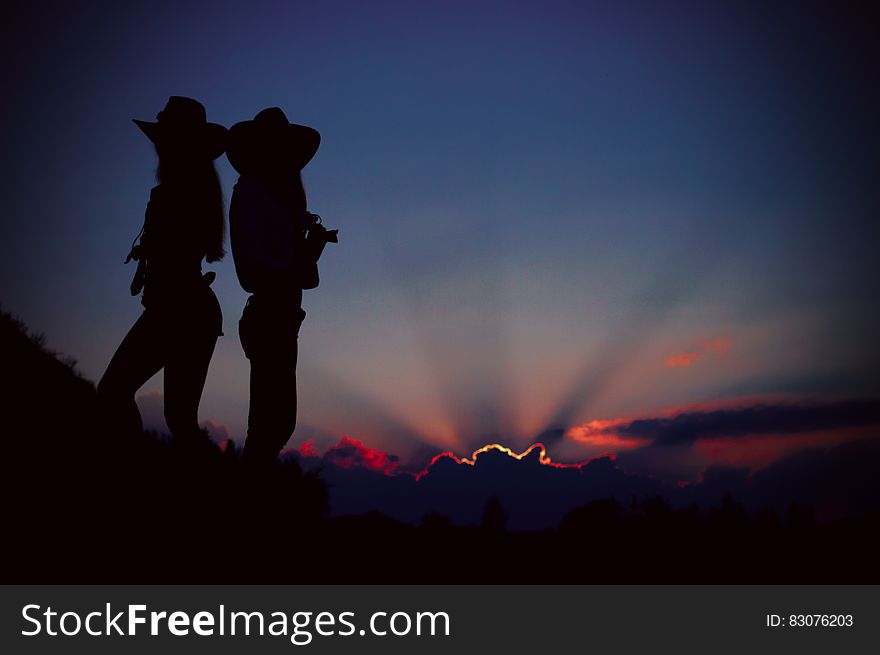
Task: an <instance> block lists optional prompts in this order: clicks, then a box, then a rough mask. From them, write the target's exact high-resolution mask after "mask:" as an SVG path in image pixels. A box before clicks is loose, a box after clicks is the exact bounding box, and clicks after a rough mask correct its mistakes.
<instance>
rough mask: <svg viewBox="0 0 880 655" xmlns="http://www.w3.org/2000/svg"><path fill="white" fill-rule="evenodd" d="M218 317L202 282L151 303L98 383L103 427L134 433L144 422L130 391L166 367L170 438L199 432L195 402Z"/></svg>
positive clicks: (214, 339) (184, 438)
mask: <svg viewBox="0 0 880 655" xmlns="http://www.w3.org/2000/svg"><path fill="white" fill-rule="evenodd" d="M222 322H223V316H222V314H221V311H220V303H218V302H217V297H216V296H215V295H214V292H213V291H212V290H211V289H210V288H208V287H207V286H205V287H204V288H203V289H198V291H197V292H196V293H193V294H191V295H188V296H187V297H186V298H185V299H176V300H175V301H173V302H154V303H151V304H150V306H148V307H147V308H146V309H145V310H144V312H143V314H141V316H140V318H138V320H137V321H135V324H134V325H133V326H132V327H131V329H130V330H129V331H128V334H127V335H125V338H124V339H123V340H122V343H121V344H120V345H119V348H117V350H116V353H115V354H114V355H113V358H112V359H111V360H110V364H109V365H108V366H107V370H106V372H105V373H104V376H103V377H102V378H101V381H100V382H99V383H98V400H99V402H100V404H101V407H102V410H103V414H104V418H105V422H106V426H105V427H106V429H107V430H108V431H109V432H111V433H112V434H113V435H115V434H118V433H122V434H127V435H132V436H138V435H140V434H142V433H143V429H144V426H143V422H142V420H141V415H140V412H139V411H138V408H137V404H136V403H135V393H136V392H137V390H138V389H140V388H141V387H142V386H143V385H144V383H146V381H147V380H149V379H150V378H151V377H153V376H154V375H155V374H156V373H158V372H159V371H160V370H161V369H163V368H164V369H165V393H164V395H165V421H166V423H167V424H168V429H169V430H170V431H171V435H172V436H173V437H174V438H175V440H179V441H192V440H194V439H198V438H199V437H200V436H201V430H200V428H199V417H198V412H199V401H200V400H201V397H202V390H203V389H204V387H205V379H206V377H207V375H208V365H209V364H210V363H211V357H212V355H213V354H214V346H215V345H216V344H217V338H218V337H219V336H220V334H221V328H222Z"/></svg>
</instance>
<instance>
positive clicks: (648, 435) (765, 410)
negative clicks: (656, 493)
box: [613, 398, 880, 446]
mask: <svg viewBox="0 0 880 655" xmlns="http://www.w3.org/2000/svg"><path fill="white" fill-rule="evenodd" d="M877 423H880V399H876V398H873V399H864V400H844V401H838V402H831V403H824V404H820V403H807V402H801V403H786V404H768V405H754V406H750V407H735V408H730V409H716V410H713V411H706V412H702V411H693V412H685V413H682V414H678V415H675V416H662V417H656V418H639V419H635V420H633V421H630V422H629V423H623V424H618V425H616V426H615V427H614V428H613V429H614V430H615V431H616V432H617V433H618V434H620V435H623V436H626V437H632V438H638V439H644V440H647V441H649V442H650V444H651V445H652V446H665V445H677V444H692V443H694V442H696V441H699V440H702V439H735V438H738V437H744V436H749V435H784V434H798V433H804V432H817V431H823V430H833V429H838V428H853V427H864V426H868V425H874V424H877Z"/></svg>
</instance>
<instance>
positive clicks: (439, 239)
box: [0, 1, 880, 460]
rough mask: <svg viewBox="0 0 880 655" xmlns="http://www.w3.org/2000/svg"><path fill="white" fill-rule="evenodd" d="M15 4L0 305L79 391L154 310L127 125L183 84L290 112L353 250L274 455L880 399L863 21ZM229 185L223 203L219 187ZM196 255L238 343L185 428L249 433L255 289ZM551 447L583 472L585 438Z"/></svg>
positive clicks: (614, 11) (871, 102) (603, 11)
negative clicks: (758, 404)
mask: <svg viewBox="0 0 880 655" xmlns="http://www.w3.org/2000/svg"><path fill="white" fill-rule="evenodd" d="M18 4H20V5H22V6H19V7H17V8H16V9H12V10H7V15H6V16H5V17H4V23H5V27H4V28H3V29H4V32H5V34H4V39H3V44H2V50H3V61H4V66H3V71H2V84H3V89H4V106H3V108H2V113H3V116H4V118H5V121H4V123H5V127H6V129H5V130H4V137H3V149H2V151H3V166H4V169H3V178H4V182H5V184H4V185H3V190H2V193H0V215H2V221H3V227H2V242H0V303H2V306H3V309H5V310H7V311H11V312H13V313H15V314H17V315H19V316H20V317H22V318H23V319H24V320H25V321H26V322H27V323H28V324H29V325H30V326H31V327H32V328H33V329H35V330H37V331H42V332H45V333H46V335H47V337H48V342H49V345H50V346H51V347H53V348H55V349H57V350H60V351H62V352H64V353H66V354H68V355H71V356H73V357H75V358H76V359H78V360H79V366H80V369H81V371H82V372H83V373H84V374H85V375H86V376H87V377H89V378H90V379H93V380H96V381H97V380H98V379H99V378H100V376H101V374H102V373H103V370H104V368H105V366H106V365H107V363H108V361H109V359H110V356H111V355H112V353H113V351H114V350H115V348H116V346H117V345H118V344H119V342H120V340H121V339H122V337H123V335H124V334H125V332H126V331H127V329H128V328H129V326H130V325H131V323H133V321H134V320H135V319H136V318H137V316H138V314H139V313H140V311H141V306H140V303H139V299H136V298H132V297H131V296H130V295H129V293H128V284H129V281H130V278H131V275H132V274H133V272H134V271H133V269H132V267H131V266H128V267H125V266H123V265H122V260H123V258H124V256H125V254H126V253H127V252H128V249H129V247H130V244H131V240H132V239H133V238H134V236H135V235H136V233H137V232H138V230H139V228H140V225H141V222H142V220H143V212H144V207H145V205H146V201H147V198H148V196H149V189H150V187H151V186H152V185H153V184H154V181H153V176H154V169H155V165H156V161H155V155H154V153H153V151H152V148H151V145H150V144H149V142H148V141H147V140H146V139H145V138H144V136H143V135H142V134H141V132H140V131H139V130H138V129H137V128H136V127H135V126H134V124H132V122H131V119H132V118H142V119H152V118H153V117H154V116H155V114H156V112H157V111H158V110H160V109H161V108H162V106H163V105H164V104H165V102H166V100H167V98H168V96H169V95H187V96H191V97H194V98H197V99H198V100H200V101H201V102H203V103H204V104H205V106H206V107H207V111H208V119H209V120H212V121H216V122H220V123H223V124H225V125H231V124H232V123H234V122H237V121H239V120H244V119H247V118H251V117H253V115H254V114H255V113H256V112H257V111H259V110H260V109H262V108H264V107H268V106H280V107H282V108H283V109H284V110H285V112H286V113H287V114H288V116H289V117H290V118H291V119H292V120H294V121H297V122H301V123H305V124H307V125H311V126H313V127H315V128H316V129H318V130H319V131H320V132H321V134H322V146H321V149H320V150H319V152H318V154H317V156H316V157H315V159H314V160H313V161H312V163H311V164H310V165H309V166H308V168H307V169H306V170H305V172H304V179H305V183H306V188H307V193H308V197H309V207H310V209H311V210H312V211H315V212H317V213H319V214H321V215H322V216H323V217H324V221H325V223H326V224H327V225H328V226H329V227H338V228H339V229H340V243H339V245H337V246H334V245H331V246H329V247H328V249H327V252H326V254H325V255H324V258H323V259H322V267H321V277H322V283H321V286H320V287H319V288H318V289H317V290H315V291H310V292H307V293H306V298H305V301H304V307H305V309H306V311H307V313H308V316H307V318H306V321H305V323H304V325H303V328H302V332H301V335H300V348H301V351H300V352H301V355H300V368H299V374H300V384H299V388H300V408H301V409H300V420H299V427H298V428H297V432H296V434H295V435H294V437H293V439H292V441H291V445H296V444H300V443H301V442H303V441H305V440H307V439H314V440H315V442H316V443H318V444H324V445H325V446H326V445H329V444H330V443H332V442H336V441H337V440H338V439H339V437H340V436H341V435H342V434H347V435H350V436H352V437H354V438H357V439H362V440H363V441H364V442H366V443H369V444H370V445H372V446H375V447H379V448H382V449H384V450H387V451H390V452H393V453H397V454H399V455H400V456H401V457H402V458H403V459H404V460H406V459H407V458H408V457H410V458H418V457H424V456H425V453H431V452H437V451H438V450H446V449H452V450H454V451H456V452H459V453H461V454H467V453H469V452H470V450H472V449H473V448H475V447H477V446H479V445H482V444H484V443H486V442H487V441H500V442H502V443H505V444H507V445H510V446H511V447H515V448H524V447H525V446H527V445H528V444H529V443H531V442H532V441H533V440H534V438H535V437H536V436H537V435H539V434H541V433H542V432H544V431H545V430H547V429H551V428H571V429H576V428H577V426H582V425H584V424H589V422H590V421H596V420H612V419H614V420H620V419H621V418H622V417H630V418H633V417H640V416H644V417H653V416H657V415H658V413H659V412H662V411H672V410H670V408H680V407H683V406H691V407H693V406H707V407H709V406H711V407H716V406H718V405H719V404H721V405H724V404H725V403H734V402H735V403H740V404H741V403H742V402H743V400H742V399H743V398H759V399H760V398H777V399H778V398H786V399H805V398H811V399H815V398H820V399H827V398H838V397H861V396H869V395H873V394H876V393H878V392H880V384H878V382H880V379H878V376H877V373H876V371H877V366H878V364H880V356H878V355H880V345H878V340H877V334H878V333H880V320H878V312H877V311H876V309H875V305H876V298H877V297H880V288H878V287H880V283H878V280H880V275H878V270H877V269H878V263H877V244H878V243H880V240H878V237H880V229H878V221H877V218H878V210H880V190H878V186H877V180H878V179H880V177H878V173H880V155H878V153H880V127H878V125H880V124H878V121H877V118H876V117H877V116H878V115H880V98H878V92H877V84H876V71H877V64H878V63H880V58H878V50H877V45H876V43H877V39H876V28H877V24H878V23H877V17H876V15H874V16H865V15H862V14H860V13H859V12H858V11H856V10H849V9H831V8H829V7H825V8H819V7H818V6H816V7H811V6H810V3H782V4H781V6H776V5H775V4H774V3H754V4H755V5H756V7H754V8H744V6H745V5H749V4H751V3H729V4H730V5H731V6H730V7H728V8H726V9H725V8H719V7H714V6H713V7H709V6H708V5H710V4H712V5H714V4H716V3H702V2H694V3H654V2H645V3H630V2H546V1H544V2H505V3H490V2H461V3H459V2H453V1H448V2H320V1H310V2H299V1H291V2H274V3H271V2H270V3H267V2H247V3H244V2H238V3H231V2H215V3H197V4H196V3H186V2H154V3H149V4H147V3H96V2H93V3H81V4H82V5H86V6H85V7H84V6H79V7H73V6H67V3H63V6H61V7H55V8H53V7H51V6H50V4H51V3H18ZM57 4H62V3H57ZM667 4H668V5H669V6H666V5H667ZM758 4H760V5H761V6H757V5H758ZM786 4H787V5H788V6H786ZM826 4H830V3H826ZM834 4H835V5H839V4H840V3H834ZM661 5H663V6H661ZM218 169H219V171H220V174H221V177H222V179H223V184H224V190H225V193H226V197H227V201H228V198H229V196H230V194H231V192H232V186H233V184H234V182H235V174H234V171H233V169H232V168H231V166H230V165H229V163H228V162H227V161H226V159H225V157H224V158H221V159H220V160H218ZM206 270H215V271H216V272H217V274H218V277H217V281H216V282H215V284H214V289H215V291H216V292H217V295H218V297H219V299H220V302H221V304H222V307H223V312H224V329H225V337H223V338H222V339H221V340H220V342H219V344H218V349H217V351H216V354H215V358H214V361H213V363H212V366H211V370H210V372H209V378H208V383H207V387H206V389H205V394H204V397H203V399H202V405H201V416H202V418H203V419H210V420H211V421H213V422H214V423H216V424H218V425H223V426H226V429H228V431H229V433H230V435H231V436H232V437H233V438H236V439H238V440H241V439H243V437H244V427H245V420H246V416H247V371H248V368H247V361H246V359H245V358H244V355H243V353H242V351H241V347H240V345H239V342H238V334H237V322H238V317H239V315H240V313H241V309H242V307H243V305H244V301H245V297H246V296H245V294H244V292H243V291H242V290H241V289H240V288H239V286H238V282H237V280H236V278H235V273H234V270H233V265H232V258H231V255H229V256H227V258H226V260H224V261H223V262H221V263H220V264H218V265H213V266H211V267H208V268H206ZM156 390H161V375H160V376H158V377H157V378H155V379H153V380H152V381H150V382H149V383H148V384H147V385H146V386H145V387H144V393H147V394H149V392H151V391H156ZM150 398H151V397H150V396H148V398H147V403H146V404H147V405H149V402H150ZM152 398H153V400H155V399H156V397H155V396H153V397H152ZM578 429H581V434H582V433H583V432H584V430H586V432H590V428H578ZM594 431H595V430H594ZM571 434H575V433H574V432H571ZM593 446H595V448H594V450H595V449H596V448H598V449H599V450H602V449H605V450H607V448H606V446H607V444H605V445H596V444H593ZM550 452H551V453H552V454H554V456H556V457H561V458H563V459H564V458H565V457H568V458H575V459H576V458H578V457H581V456H588V455H590V454H595V453H593V451H592V450H591V449H590V447H587V446H585V445H584V442H583V441H582V440H581V441H578V440H577V439H574V438H569V439H566V440H564V442H563V443H560V444H557V445H556V451H554V448H553V447H551V448H550Z"/></svg>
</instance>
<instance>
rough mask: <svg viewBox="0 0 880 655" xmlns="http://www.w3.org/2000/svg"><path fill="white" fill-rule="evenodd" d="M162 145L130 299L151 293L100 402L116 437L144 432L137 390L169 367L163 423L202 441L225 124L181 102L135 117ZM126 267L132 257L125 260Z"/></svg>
mask: <svg viewBox="0 0 880 655" xmlns="http://www.w3.org/2000/svg"><path fill="white" fill-rule="evenodd" d="M134 122H135V123H136V124H137V126H138V127H139V128H140V129H141V130H143V132H144V133H145V134H146V135H147V137H149V139H150V140H151V141H152V142H153V143H154V144H155V147H156V153H157V154H158V156H159V167H158V170H157V175H156V176H157V179H158V182H159V184H158V185H157V186H155V187H153V190H152V191H151V193H150V201H149V203H148V204H147V211H146V218H145V220H144V227H143V230H142V232H141V235H139V236H140V243H139V244H138V245H136V246H134V247H133V248H132V252H131V253H130V255H129V258H130V259H135V260H137V261H138V270H137V273H136V274H135V279H134V281H133V282H132V287H131V292H132V295H137V294H138V293H140V292H141V291H143V297H142V300H141V302H142V304H143V306H144V311H143V314H141V316H140V318H139V319H138V320H137V321H136V322H135V324H134V325H133V326H132V328H131V330H130V331H129V332H128V334H127V335H126V336H125V339H123V341H122V343H121V344H120V346H119V348H118V349H117V350H116V354H115V355H113V359H112V360H111V361H110V364H109V366H108V367H107V371H106V372H105V373H104V377H103V378H102V379H101V382H100V383H99V384H98V397H99V400H100V402H101V405H102V407H103V409H104V411H105V414H106V419H107V422H108V427H109V428H110V429H111V432H112V434H111V435H110V436H113V435H114V434H115V433H122V434H120V437H121V436H123V435H139V434H142V433H143V423H142V421H141V416H140V413H139V412H138V408H137V405H136V403H135V393H136V392H137V390H138V389H139V388H140V387H141V386H142V385H143V384H144V383H145V382H146V381H147V380H149V379H150V378H151V377H152V376H153V375H154V374H156V373H157V372H158V371H159V370H161V369H163V368H164V369H165V394H164V395H165V420H166V422H167V424H168V428H169V429H170V430H171V434H172V436H173V437H174V439H175V441H176V442H177V443H182V444H196V443H198V442H199V437H200V436H201V431H200V429H199V423H198V408H199V401H200V399H201V396H202V390H203V388H204V385H205V378H206V376H207V372H208V365H209V363H210V361H211V356H212V355H213V352H214V346H215V345H216V343H217V338H218V337H219V336H220V334H221V329H222V315H221V312H220V304H219V303H218V302H217V298H216V296H215V295H214V292H213V291H212V290H211V287H210V286H209V285H210V283H211V281H212V280H213V273H209V274H206V275H202V260H207V261H208V262H215V261H217V260H219V259H221V258H222V257H223V255H224V250H223V242H224V229H225V228H224V210H223V194H222V190H221V188H220V179H219V177H218V176H217V171H216V169H215V168H214V159H216V158H217V157H219V156H220V155H221V154H223V152H224V150H225V144H226V132H227V130H226V128H224V127H223V126H221V125H217V124H215V123H208V122H207V120H206V118H205V108H204V107H203V106H202V105H201V103H199V102H197V101H196V100H193V99H191V98H183V97H179V96H173V97H171V98H170V99H169V100H168V104H167V105H165V109H163V110H162V111H161V112H159V114H158V116H157V120H156V122H146V121H138V120H136V121H134ZM126 261H128V260H126Z"/></svg>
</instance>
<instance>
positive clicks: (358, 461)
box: [290, 436, 400, 475]
mask: <svg viewBox="0 0 880 655" xmlns="http://www.w3.org/2000/svg"><path fill="white" fill-rule="evenodd" d="M290 452H291V453H293V454H296V455H299V456H301V457H304V458H307V459H320V461H321V462H322V463H323V464H330V465H333V466H337V467H339V468H343V469H351V468H364V469H369V470H371V471H376V472H378V473H383V474H385V475H392V474H393V473H395V472H396V471H397V469H398V467H399V466H400V458H399V457H397V455H392V454H390V453H387V452H385V451H383V450H379V449H377V448H370V447H369V446H365V445H364V442H363V441H359V440H357V439H352V438H350V437H345V436H343V437H342V438H341V439H340V440H339V443H337V444H336V445H334V446H331V447H329V448H328V449H327V450H326V451H325V452H324V454H323V455H319V454H318V451H317V449H316V448H315V444H314V442H313V441H312V440H311V439H310V440H308V441H306V442H305V443H303V444H301V445H300V447H299V448H298V449H295V450H292V451H290Z"/></svg>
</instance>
